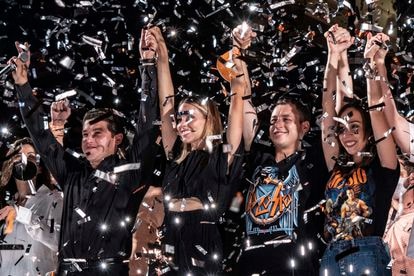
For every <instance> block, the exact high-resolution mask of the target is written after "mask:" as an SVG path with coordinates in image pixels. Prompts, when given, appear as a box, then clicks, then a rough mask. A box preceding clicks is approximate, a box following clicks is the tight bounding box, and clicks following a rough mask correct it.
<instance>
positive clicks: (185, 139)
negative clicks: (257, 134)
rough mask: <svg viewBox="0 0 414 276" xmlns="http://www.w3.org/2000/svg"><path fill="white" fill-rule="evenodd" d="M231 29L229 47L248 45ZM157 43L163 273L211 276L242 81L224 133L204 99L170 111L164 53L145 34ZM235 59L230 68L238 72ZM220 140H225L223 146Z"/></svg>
mask: <svg viewBox="0 0 414 276" xmlns="http://www.w3.org/2000/svg"><path fill="white" fill-rule="evenodd" d="M240 28H241V27H240V26H238V27H237V28H235V29H234V30H233V37H234V39H233V44H234V45H236V46H237V47H239V48H242V49H245V48H247V46H248V45H249V44H250V40H251V37H252V31H251V29H250V28H249V29H248V30H246V32H245V33H244V36H243V37H242V36H241V29H240ZM151 31H152V33H153V34H154V36H155V37H156V39H157V43H158V52H157V54H158V62H157V71H158V87H159V100H160V113H161V114H160V115H161V121H162V125H161V133H162V143H163V146H164V150H165V153H166V156H167V158H168V160H167V165H166V171H165V177H164V181H163V188H162V193H163V198H164V206H165V219H164V224H165V233H164V234H165V237H164V239H163V247H164V248H165V250H166V251H165V252H164V253H165V254H169V255H170V256H171V255H172V261H171V262H170V263H169V266H168V267H167V268H165V269H163V270H162V272H163V273H166V274H167V275H212V274H214V275H216V274H219V273H220V272H221V258H222V244H221V241H220V234H219V231H218V227H217V225H216V224H217V223H218V220H219V217H220V216H221V214H222V213H223V212H224V211H225V209H226V208H227V207H228V205H229V203H230V199H231V196H232V192H233V190H234V186H236V185H237V184H238V182H239V180H240V176H241V174H242V159H243V156H242V152H243V147H242V142H241V139H242V122H243V100H242V96H243V95H244V92H245V87H244V83H243V82H242V81H241V79H240V78H234V79H233V80H232V82H231V84H232V95H231V97H230V98H231V103H230V108H229V113H228V114H229V117H228V124H227V130H226V135H225V136H224V137H223V135H222V134H223V128H222V123H221V119H220V114H219V112H218V109H217V106H216V104H215V103H214V102H213V101H212V100H211V99H209V98H207V97H201V96H195V95H192V96H188V97H185V98H184V99H183V100H182V101H181V102H180V103H179V104H178V111H177V112H175V106H174V103H175V101H174V100H175V98H174V97H175V95H174V87H173V83H172V79H171V75H170V69H169V64H168V62H169V61H168V50H167V46H166V44H165V42H164V39H163V37H162V34H161V32H160V30H159V29H157V28H154V29H152V30H151ZM241 62H242V61H241V60H238V59H235V67H236V68H234V70H235V71H237V72H240V71H238V70H240V69H241V67H240V64H241ZM222 140H225V141H224V142H223V141H222Z"/></svg>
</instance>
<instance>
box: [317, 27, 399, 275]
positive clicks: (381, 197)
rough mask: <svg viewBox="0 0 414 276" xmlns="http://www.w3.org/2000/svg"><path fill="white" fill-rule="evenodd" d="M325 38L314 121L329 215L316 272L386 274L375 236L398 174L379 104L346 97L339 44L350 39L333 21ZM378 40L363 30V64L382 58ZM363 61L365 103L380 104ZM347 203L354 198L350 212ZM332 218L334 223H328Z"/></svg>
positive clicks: (348, 89) (348, 86)
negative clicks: (318, 115) (318, 116)
mask: <svg viewBox="0 0 414 276" xmlns="http://www.w3.org/2000/svg"><path fill="white" fill-rule="evenodd" d="M325 37H326V39H327V44H328V61H327V65H326V71H325V80H324V91H323V99H322V101H323V103H322V104H323V113H324V115H323V116H322V121H321V126H322V139H323V151H324V156H325V162H326V164H327V167H328V170H330V171H331V178H330V180H329V181H328V183H327V186H326V190H325V196H326V200H327V203H329V206H327V207H329V208H325V212H326V215H327V218H330V219H329V220H328V219H327V224H326V226H325V230H326V231H325V233H324V238H325V239H326V240H327V241H329V242H330V243H329V245H328V247H327V249H326V251H325V253H324V256H323V258H322V262H321V270H320V275H342V274H343V273H346V274H348V273H355V275H362V274H363V275H365V274H373V275H388V274H390V271H389V270H387V269H386V267H387V265H388V263H389V260H390V259H389V255H388V253H387V250H386V247H385V245H384V244H383V242H382V240H381V236H382V234H383V232H384V229H385V224H386V220H387V210H388V209H389V206H390V202H391V197H392V194H393V191H394V189H395V186H396V184H397V181H398V174H399V170H398V161H397V157H396V147H395V144H394V140H393V139H392V135H390V131H391V130H390V127H389V126H388V124H387V122H386V120H385V117H384V114H383V112H382V111H381V109H378V108H363V107H362V104H361V103H360V100H355V99H352V98H353V92H352V76H351V75H350V74H349V65H348V60H347V49H348V47H349V46H350V45H352V43H353V38H352V37H351V36H350V34H349V32H348V31H347V30H346V29H344V28H341V27H339V26H338V25H334V26H332V27H331V28H330V29H329V31H328V32H326V34H325ZM386 39H388V38H386V37H385V36H381V34H378V35H376V36H371V35H370V34H368V42H367V45H366V48H365V53H364V56H365V58H367V59H369V63H368V64H367V66H371V67H372V66H374V63H375V62H383V60H384V57H385V54H386V50H384V49H383V48H381V47H379V46H378V44H381V43H383V41H384V40H386ZM371 67H365V69H367V70H366V71H367V74H366V77H367V95H368V106H370V107H372V106H374V105H378V104H379V103H380V97H381V89H383V87H382V85H381V81H378V80H377V78H375V76H374V75H373V73H372V72H375V69H372V71H370V70H369V69H370V68H371ZM344 96H345V97H344ZM352 203H357V204H356V205H355V206H354V209H355V210H354V212H352V211H351V209H352V208H351V207H352V206H351V205H352ZM358 208H359V209H358ZM357 209H358V210H357ZM332 221H335V223H329V222H332Z"/></svg>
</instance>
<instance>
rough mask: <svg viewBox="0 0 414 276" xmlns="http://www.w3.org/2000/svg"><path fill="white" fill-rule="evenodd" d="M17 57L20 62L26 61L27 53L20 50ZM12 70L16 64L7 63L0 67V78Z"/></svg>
mask: <svg viewBox="0 0 414 276" xmlns="http://www.w3.org/2000/svg"><path fill="white" fill-rule="evenodd" d="M17 58H19V59H20V60H21V61H22V62H26V61H27V60H28V59H29V54H28V53H26V52H21V53H20V54H19V56H18V57H17ZM14 70H16V64H14V63H10V64H7V65H6V67H4V68H3V69H1V71H0V78H2V77H3V76H4V75H8V74H9V73H10V72H11V71H14Z"/></svg>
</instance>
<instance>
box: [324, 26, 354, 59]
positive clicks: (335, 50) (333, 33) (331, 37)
mask: <svg viewBox="0 0 414 276" xmlns="http://www.w3.org/2000/svg"><path fill="white" fill-rule="evenodd" d="M324 36H325V38H326V42H327V44H328V51H329V53H330V54H341V53H342V52H344V51H345V50H347V49H348V48H349V47H350V46H351V45H352V44H353V43H354V40H355V38H354V37H352V36H351V34H350V33H349V31H348V30H347V29H345V28H342V27H339V26H338V24H335V25H332V26H331V27H330V28H329V30H328V31H327V32H325V34H324Z"/></svg>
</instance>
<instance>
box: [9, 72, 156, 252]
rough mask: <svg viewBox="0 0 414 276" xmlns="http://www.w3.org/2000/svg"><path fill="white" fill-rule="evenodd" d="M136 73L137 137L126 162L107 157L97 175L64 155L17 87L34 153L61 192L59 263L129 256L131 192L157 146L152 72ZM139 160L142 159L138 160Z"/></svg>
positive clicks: (27, 91)
mask: <svg viewBox="0 0 414 276" xmlns="http://www.w3.org/2000/svg"><path fill="white" fill-rule="evenodd" d="M140 69H141V74H142V79H143V81H142V88H143V89H142V90H143V94H142V97H141V107H140V114H139V117H138V118H137V126H136V128H137V133H136V135H135V137H134V141H133V143H132V146H131V147H130V149H129V150H128V152H127V155H126V160H125V159H120V158H118V156H117V155H111V156H108V157H107V158H106V159H105V160H103V161H102V162H101V163H100V164H99V166H98V168H97V169H93V168H92V167H91V166H90V164H89V162H85V161H82V160H79V159H76V158H74V157H73V156H72V155H70V154H68V153H67V152H65V150H64V149H63V147H62V146H61V145H60V144H59V143H58V142H57V141H56V140H55V138H54V137H53V135H52V133H51V132H50V130H49V129H48V128H45V123H44V118H47V115H46V114H45V113H44V111H43V108H42V105H41V104H39V103H38V101H37V99H36V98H35V97H34V96H33V95H32V89H31V87H30V85H29V84H25V85H22V86H16V90H17V95H18V99H19V106H20V110H21V113H22V116H23V120H24V122H25V124H26V126H27V128H28V131H29V133H30V136H31V138H32V139H33V142H34V144H35V147H36V150H37V151H38V153H39V154H40V155H41V158H42V160H43V161H44V162H45V164H46V166H47V168H48V169H49V170H50V171H51V173H52V174H53V176H54V177H55V178H56V180H57V181H58V183H59V184H60V185H61V186H62V188H63V191H64V208H63V214H62V229H61V238H60V244H59V248H60V251H59V258H60V259H61V260H62V259H64V258H86V259H99V258H108V257H121V258H123V257H128V256H129V254H130V247H131V228H132V226H133V224H134V220H135V216H136V211H137V208H138V206H139V202H136V201H135V202H134V195H133V192H134V191H135V190H136V189H138V188H139V187H140V186H141V185H142V184H141V171H142V168H144V169H145V168H146V167H150V166H151V162H153V160H152V158H148V157H151V156H154V154H152V153H151V150H152V149H153V147H152V146H151V144H152V142H151V141H155V137H154V136H155V134H156V129H157V128H155V127H154V126H153V125H154V124H153V122H154V120H155V119H156V114H157V98H158V97H157V95H156V82H157V80H156V68H155V67H154V66H145V67H143V68H140ZM145 109H148V110H149V112H146V111H145ZM145 112H146V116H145V115H144V114H145ZM46 125H47V124H46ZM125 139H126V138H125ZM143 156H145V157H146V158H145V159H142V157H143ZM137 163H140V164H141V166H140V168H139V169H137V168H134V169H130V170H126V171H122V172H118V173H115V175H116V181H111V179H113V178H111V177H109V178H108V179H105V177H106V176H110V175H111V174H110V173H113V172H114V171H115V172H116V171H117V170H119V169H120V167H119V166H121V165H125V164H137ZM112 175H113V174H112ZM111 182H113V183H111Z"/></svg>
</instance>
